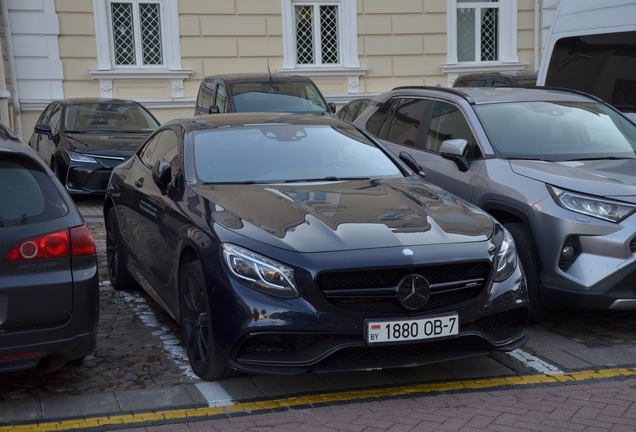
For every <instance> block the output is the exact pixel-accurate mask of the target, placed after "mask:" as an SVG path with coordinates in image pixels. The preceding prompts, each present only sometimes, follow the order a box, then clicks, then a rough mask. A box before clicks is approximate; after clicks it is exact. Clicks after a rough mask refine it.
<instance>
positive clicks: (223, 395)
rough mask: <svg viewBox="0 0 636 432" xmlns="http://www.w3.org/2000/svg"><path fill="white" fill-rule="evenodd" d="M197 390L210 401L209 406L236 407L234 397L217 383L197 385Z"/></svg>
mask: <svg viewBox="0 0 636 432" xmlns="http://www.w3.org/2000/svg"><path fill="white" fill-rule="evenodd" d="M195 386H196V388H197V390H199V391H200V392H201V394H202V395H203V397H204V398H205V399H206V400H207V401H208V406H211V407H216V406H226V405H234V401H233V400H232V397H231V396H230V395H229V394H228V393H227V392H226V391H225V390H224V389H223V387H221V384H219V383H216V382H206V383H200V384H195Z"/></svg>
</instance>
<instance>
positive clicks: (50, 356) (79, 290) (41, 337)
mask: <svg viewBox="0 0 636 432" xmlns="http://www.w3.org/2000/svg"><path fill="white" fill-rule="evenodd" d="M0 185H1V187H0V372H11V371H18V370H22V369H30V368H37V369H38V370H40V371H43V372H47V371H52V370H55V369H58V368H60V367H62V366H63V365H64V364H65V363H66V362H67V361H69V360H77V359H81V358H83V357H85V356H87V355H88V354H90V353H91V352H93V350H94V349H95V346H96V343H97V322H98V319H99V279H98V272H97V257H96V252H95V243H94V242H93V237H92V235H91V232H90V230H89V229H88V228H87V226H86V225H85V224H84V221H83V220H82V217H81V216H80V214H79V213H78V211H77V209H76V208H75V205H74V204H73V201H71V199H70V197H69V196H68V194H67V193H66V191H65V190H64V188H63V187H62V186H61V185H60V183H59V182H58V181H57V180H56V179H55V177H53V173H52V172H51V171H50V170H49V169H48V168H47V167H46V166H45V165H43V164H42V162H41V161H40V159H39V158H38V156H37V155H36V154H35V152H33V150H31V149H30V148H29V147H27V146H26V145H25V144H24V143H22V141H21V140H19V139H18V138H17V137H16V136H15V135H14V134H13V133H12V132H11V131H10V130H9V129H7V128H6V127H5V126H4V125H2V124H0Z"/></svg>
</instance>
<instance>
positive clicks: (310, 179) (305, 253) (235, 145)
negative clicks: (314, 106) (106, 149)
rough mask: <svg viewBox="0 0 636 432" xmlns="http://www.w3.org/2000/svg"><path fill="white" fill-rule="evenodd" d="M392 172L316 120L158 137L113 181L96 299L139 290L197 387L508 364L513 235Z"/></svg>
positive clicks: (288, 119)
mask: <svg viewBox="0 0 636 432" xmlns="http://www.w3.org/2000/svg"><path fill="white" fill-rule="evenodd" d="M402 159H403V161H405V163H403V161H401V160H399V159H398V158H395V157H393V156H391V155H390V153H389V152H388V151H386V150H385V149H384V148H382V147H380V146H379V145H378V144H377V143H376V142H374V141H373V140H372V139H371V138H369V137H368V136H366V135H365V134H364V133H363V132H361V131H359V130H358V129H356V128H355V127H353V126H352V125H351V124H349V123H347V122H344V121H342V120H339V119H335V118H330V117H325V116H321V115H305V116H301V115H298V114H296V115H291V114H278V115H276V114H265V113H260V114H245V115H242V116H236V115H231V114H227V115H224V114H216V115H210V116H199V117H192V118H186V119H180V120H173V121H171V122H169V123H167V124H165V125H164V126H162V127H161V128H159V130H158V131H157V132H156V133H155V134H154V135H152V136H151V137H150V139H149V140H148V141H147V142H146V144H145V145H144V146H143V147H142V148H141V149H140V150H139V151H138V152H137V154H136V155H135V157H133V158H131V159H130V160H129V161H128V162H126V163H125V164H123V165H120V166H119V167H117V168H115V169H114V170H113V174H112V177H111V180H110V184H109V188H108V192H107V195H106V200H105V204H104V215H105V218H106V224H107V249H108V269H109V275H110V277H111V281H112V283H113V285H114V287H115V288H116V289H125V288H131V287H134V286H135V284H136V283H139V284H140V285H141V286H142V287H143V288H144V289H145V290H146V291H148V292H149V293H150V294H151V295H152V296H154V297H155V298H156V299H157V301H158V302H159V303H160V304H161V305H162V306H163V307H164V308H165V309H166V310H167V311H168V312H169V313H170V314H171V315H172V316H173V317H174V318H175V319H176V320H178V321H179V322H180V323H181V325H182V327H183V329H184V338H185V341H184V342H185V345H186V349H187V352H188V356H189V359H190V363H191V365H192V367H193V370H194V372H195V373H196V374H197V375H198V376H199V377H201V378H203V379H219V378H223V377H229V376H231V375H232V374H234V372H235V371H248V372H256V373H281V374H294V373H302V372H307V371H310V372H325V371H344V370H360V369H378V368H391V367H402V366H415V365H421V364H426V363H431V362H437V361H441V360H447V359H456V358H463V357H468V356H473V355H481V354H485V353H488V352H489V351H491V350H502V351H507V350H512V349H514V348H517V347H519V346H521V345H522V344H523V343H524V342H525V341H526V340H527V335H526V320H527V316H528V300H527V294H526V287H525V279H524V276H523V273H522V270H521V268H520V266H519V265H517V255H516V251H515V247H514V243H513V242H512V240H511V237H510V235H509V234H508V233H507V231H506V230H505V229H504V228H503V227H502V226H501V225H500V224H499V223H497V222H496V221H495V220H494V219H492V218H491V217H490V216H488V215H487V214H486V213H484V212H483V211H481V210H479V209H478V208H476V207H474V206H472V205H471V204H468V203H466V202H464V201H462V200H460V199H458V198H456V197H455V196H453V195H451V194H449V193H448V192H446V191H444V190H442V189H440V188H438V187H436V186H434V185H431V184H429V183H426V182H424V181H423V180H422V179H421V178H420V177H419V176H418V175H417V174H414V173H413V172H412V171H411V169H409V168H408V167H407V166H411V167H413V168H415V165H414V163H413V160H412V159H411V158H410V157H409V156H408V155H407V154H405V155H403V156H402Z"/></svg>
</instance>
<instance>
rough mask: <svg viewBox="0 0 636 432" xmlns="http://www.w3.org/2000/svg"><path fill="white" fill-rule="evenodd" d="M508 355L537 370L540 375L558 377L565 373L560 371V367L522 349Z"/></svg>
mask: <svg viewBox="0 0 636 432" xmlns="http://www.w3.org/2000/svg"><path fill="white" fill-rule="evenodd" d="M508 355H509V356H510V357H512V358H514V359H516V360H518V361H520V362H521V363H523V364H524V365H526V366H528V367H530V368H532V369H534V370H536V371H537V372H539V373H543V374H546V375H557V374H562V373H564V372H563V371H562V370H560V369H559V368H558V367H556V366H554V365H552V364H550V363H548V362H546V361H543V360H541V359H540V358H538V357H535V356H533V355H532V354H530V353H528V352H526V351H524V350H522V349H519V348H518V349H516V350H514V351H511V352H509V353H508Z"/></svg>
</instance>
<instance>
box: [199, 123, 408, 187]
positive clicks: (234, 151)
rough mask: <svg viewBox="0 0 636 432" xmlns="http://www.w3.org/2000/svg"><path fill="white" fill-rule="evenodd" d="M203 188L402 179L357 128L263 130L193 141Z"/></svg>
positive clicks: (214, 133) (209, 133)
mask: <svg viewBox="0 0 636 432" xmlns="http://www.w3.org/2000/svg"><path fill="white" fill-rule="evenodd" d="M194 164H195V166H196V174H197V177H198V178H199V181H200V182H203V183H250V182H263V183H273V182H276V183H278V182H285V181H312V180H313V181H317V180H338V179H350V178H371V177H373V178H384V177H394V176H401V175H402V174H401V172H400V170H399V169H398V167H397V166H396V165H395V164H394V163H393V161H392V160H391V159H389V158H388V157H387V156H386V155H385V154H384V153H383V152H382V150H380V149H379V148H378V147H376V146H375V145H374V144H373V143H372V142H370V141H369V140H367V139H366V138H365V137H364V136H363V135H361V134H360V133H359V132H358V131H357V130H356V129H354V128H344V127H331V126H308V125H291V124H275V125H259V126H245V127H232V128H227V129H215V130H206V131H201V132H198V133H196V135H195V137H194Z"/></svg>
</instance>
